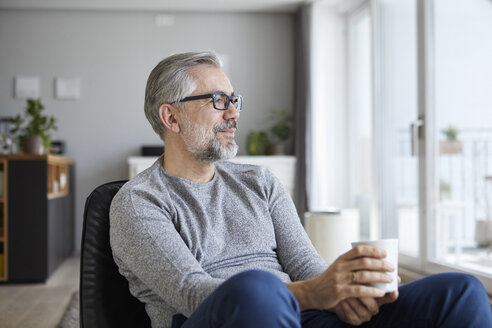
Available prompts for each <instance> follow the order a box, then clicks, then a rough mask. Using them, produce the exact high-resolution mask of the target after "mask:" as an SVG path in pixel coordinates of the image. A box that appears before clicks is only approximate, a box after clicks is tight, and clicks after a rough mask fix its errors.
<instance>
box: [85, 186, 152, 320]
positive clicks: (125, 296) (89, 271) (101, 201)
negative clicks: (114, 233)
mask: <svg viewBox="0 0 492 328" xmlns="http://www.w3.org/2000/svg"><path fill="white" fill-rule="evenodd" d="M125 182H126V181H116V182H109V183H106V184H103V185H101V186H99V187H97V188H96V189H94V191H93V192H92V193H91V194H90V195H89V197H87V200H86V203H85V210H84V225H83V230H82V248H81V250H82V254H81V257H80V327H81V328H84V327H87V328H103V327H104V328H112V327H118V328H125V327H129V328H130V327H132V328H133V327H139V328H144V327H150V319H149V317H148V315H147V313H146V312H145V307H144V304H143V303H141V302H140V301H139V300H138V299H136V298H135V297H133V296H132V295H131V294H130V291H129V289H128V281H127V280H126V279H125V278H124V277H123V276H122V275H120V273H119V271H118V267H117V266H116V263H115V262H114V260H113V255H112V252H111V247H110V244H109V207H110V205H111V201H112V200H113V197H114V195H115V194H116V193H117V192H118V190H119V189H120V188H121V186H122V185H123V184H124V183H125Z"/></svg>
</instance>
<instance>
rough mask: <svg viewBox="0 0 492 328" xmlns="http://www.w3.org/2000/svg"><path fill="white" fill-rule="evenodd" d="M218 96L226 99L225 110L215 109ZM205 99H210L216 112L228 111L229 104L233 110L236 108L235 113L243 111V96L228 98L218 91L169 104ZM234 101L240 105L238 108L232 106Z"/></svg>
mask: <svg viewBox="0 0 492 328" xmlns="http://www.w3.org/2000/svg"><path fill="white" fill-rule="evenodd" d="M218 96H225V97H226V103H225V105H224V107H225V108H217V105H216V104H215V99H216V97H218ZM207 98H212V102H213V105H214V108H215V109H216V110H228V109H229V105H230V104H231V103H232V105H233V106H234V108H236V110H237V111H239V112H240V111H241V110H242V109H243V96H241V95H232V96H229V95H228V94H226V93H224V92H220V91H217V92H214V93H207V94H204V95H197V96H189V97H185V98H183V99H180V100H176V101H173V102H172V103H170V104H171V105H172V104H175V103H178V102H186V101H192V100H198V99H207ZM236 99H237V102H238V104H240V106H238V107H239V108H237V107H236V105H234V100H236Z"/></svg>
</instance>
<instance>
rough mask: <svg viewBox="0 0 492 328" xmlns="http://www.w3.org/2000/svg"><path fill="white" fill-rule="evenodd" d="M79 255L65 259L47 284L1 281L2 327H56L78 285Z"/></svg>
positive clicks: (0, 324) (0, 316)
mask: <svg viewBox="0 0 492 328" xmlns="http://www.w3.org/2000/svg"><path fill="white" fill-rule="evenodd" d="M79 263H80V258H79V257H78V256H74V257H71V258H69V259H68V260H66V261H65V262H64V263H63V264H62V265H61V266H60V267H59V268H58V269H57V270H56V271H55V272H54V273H53V275H52V276H51V277H50V278H49V279H48V281H47V282H46V283H45V284H25V285H24V284H16V285H8V284H5V285H0V326H1V327H2V328H17V327H19V328H20V327H22V328H54V327H56V326H57V325H58V323H59V321H60V320H61V318H62V316H63V313H64V311H65V308H66V306H67V304H68V302H69V301H70V298H71V296H72V294H73V293H74V292H75V291H77V290H78V288H79V267H80V265H79Z"/></svg>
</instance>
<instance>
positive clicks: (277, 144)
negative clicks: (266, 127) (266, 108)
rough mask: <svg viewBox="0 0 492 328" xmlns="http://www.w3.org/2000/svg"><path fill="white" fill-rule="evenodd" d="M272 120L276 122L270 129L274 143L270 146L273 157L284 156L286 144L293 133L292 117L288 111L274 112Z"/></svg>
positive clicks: (272, 112)
mask: <svg viewBox="0 0 492 328" xmlns="http://www.w3.org/2000/svg"><path fill="white" fill-rule="evenodd" d="M271 118H272V120H273V121H274V123H273V125H272V126H271V127H270V132H271V134H272V136H273V142H272V143H271V144H270V151H269V152H270V154H271V155H284V154H285V153H286V148H287V147H286V143H287V140H288V139H289V137H290V134H291V131H292V121H293V120H292V115H291V114H290V113H289V112H288V111H287V110H286V109H282V110H272V111H271Z"/></svg>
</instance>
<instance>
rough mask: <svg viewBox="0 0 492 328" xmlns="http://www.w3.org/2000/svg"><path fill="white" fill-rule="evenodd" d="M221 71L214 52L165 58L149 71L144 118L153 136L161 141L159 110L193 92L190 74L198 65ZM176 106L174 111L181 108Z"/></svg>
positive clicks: (179, 105)
mask: <svg viewBox="0 0 492 328" xmlns="http://www.w3.org/2000/svg"><path fill="white" fill-rule="evenodd" d="M203 64H205V65H212V66H215V67H222V64H221V61H220V59H219V58H218V57H217V55H216V54H215V53H214V52H211V51H207V52H187V53H182V54H176V55H172V56H170V57H167V58H164V59H163V60H162V61H161V62H160V63H159V64H157V66H156V67H154V69H153V70H152V72H151V73H150V75H149V78H148V79H147V87H146V89H145V104H144V110H145V116H146V117H147V120H149V123H150V125H151V126H152V128H153V129H154V131H155V133H157V134H158V135H159V137H160V138H161V139H163V138H164V125H163V124H162V122H161V120H160V118H159V107H160V106H161V105H162V104H169V103H172V102H174V101H179V100H181V99H183V98H185V97H187V96H189V95H190V94H191V93H192V92H193V91H194V90H195V88H196V82H195V80H194V79H193V77H192V76H191V75H190V74H189V72H190V70H191V69H192V68H193V67H194V66H197V65H203ZM181 105H182V104H180V103H176V104H175V107H178V108H182V107H181Z"/></svg>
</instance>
